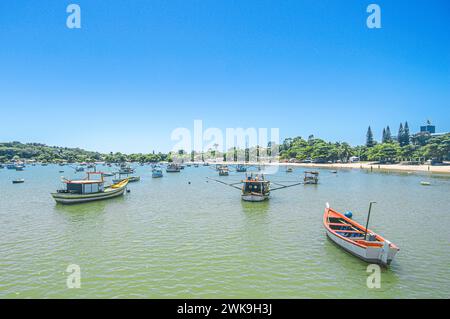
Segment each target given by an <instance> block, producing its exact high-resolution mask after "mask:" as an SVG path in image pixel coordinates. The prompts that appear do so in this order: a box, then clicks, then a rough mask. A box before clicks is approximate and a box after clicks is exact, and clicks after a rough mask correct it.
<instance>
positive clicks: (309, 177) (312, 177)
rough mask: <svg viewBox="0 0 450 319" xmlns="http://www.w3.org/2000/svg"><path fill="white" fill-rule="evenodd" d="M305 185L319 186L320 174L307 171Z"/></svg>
mask: <svg viewBox="0 0 450 319" xmlns="http://www.w3.org/2000/svg"><path fill="white" fill-rule="evenodd" d="M303 183H304V184H317V183H319V172H316V171H306V172H305V177H304V178H303Z"/></svg>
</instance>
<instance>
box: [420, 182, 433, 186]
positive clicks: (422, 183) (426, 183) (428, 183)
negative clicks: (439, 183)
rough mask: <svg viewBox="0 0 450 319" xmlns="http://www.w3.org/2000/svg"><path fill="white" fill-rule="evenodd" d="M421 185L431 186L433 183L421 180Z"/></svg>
mask: <svg viewBox="0 0 450 319" xmlns="http://www.w3.org/2000/svg"><path fill="white" fill-rule="evenodd" d="M420 185H423V186H430V185H431V183H430V182H425V181H421V182H420Z"/></svg>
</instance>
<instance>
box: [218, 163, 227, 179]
mask: <svg viewBox="0 0 450 319" xmlns="http://www.w3.org/2000/svg"><path fill="white" fill-rule="evenodd" d="M228 175H229V169H228V166H226V165H223V166H222V167H220V168H219V176H228Z"/></svg>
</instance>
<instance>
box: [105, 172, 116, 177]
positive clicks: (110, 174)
mask: <svg viewBox="0 0 450 319" xmlns="http://www.w3.org/2000/svg"><path fill="white" fill-rule="evenodd" d="M114 175H115V174H114V173H103V176H105V177H111V176H114Z"/></svg>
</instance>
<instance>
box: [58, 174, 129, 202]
mask: <svg viewBox="0 0 450 319" xmlns="http://www.w3.org/2000/svg"><path fill="white" fill-rule="evenodd" d="M87 174H88V175H87V178H86V179H84V180H64V181H63V183H64V184H65V186H66V187H65V188H64V189H61V190H58V191H57V192H56V193H52V194H51V195H52V197H53V198H54V199H55V201H56V202H57V203H61V204H78V203H84V202H90V201H95V200H103V199H109V198H113V197H117V196H120V195H123V193H124V192H125V189H126V186H127V185H128V179H124V180H122V181H120V182H119V183H116V184H113V185H110V186H107V187H105V186H104V179H103V175H102V173H101V172H88V173H87ZM91 175H100V176H101V177H100V179H97V180H93V179H91V178H90V177H91Z"/></svg>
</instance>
